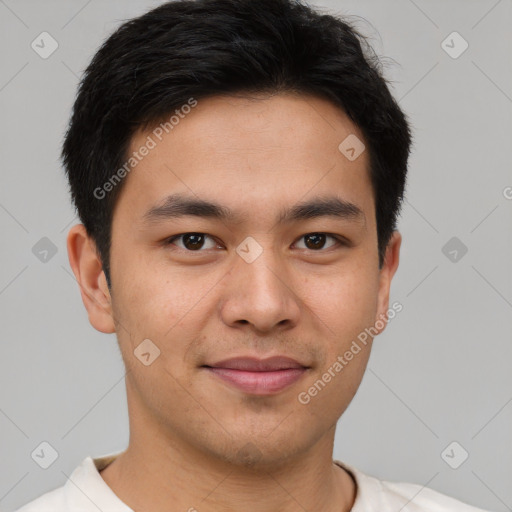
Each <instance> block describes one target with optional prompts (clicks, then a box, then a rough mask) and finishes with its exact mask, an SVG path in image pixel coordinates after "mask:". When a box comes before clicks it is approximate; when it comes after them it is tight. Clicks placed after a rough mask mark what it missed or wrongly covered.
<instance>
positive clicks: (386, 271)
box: [375, 231, 402, 334]
mask: <svg viewBox="0 0 512 512" xmlns="http://www.w3.org/2000/svg"><path fill="white" fill-rule="evenodd" d="M401 244H402V235H401V234H400V233H399V232H398V231H394V232H393V235H392V237H391V239H390V241H389V244H388V246H387V248H386V257H385V259H384V263H383V264H382V268H381V269H380V278H379V296H378V301H377V316H376V318H375V323H377V320H380V321H382V319H385V322H386V324H385V325H384V327H383V328H382V329H380V330H379V334H380V333H381V332H382V331H384V329H385V328H386V325H387V317H388V315H387V313H388V310H389V292H390V289H391V280H392V279H393V276H394V275H395V272H396V270H397V268H398V263H399V259H400V246H401Z"/></svg>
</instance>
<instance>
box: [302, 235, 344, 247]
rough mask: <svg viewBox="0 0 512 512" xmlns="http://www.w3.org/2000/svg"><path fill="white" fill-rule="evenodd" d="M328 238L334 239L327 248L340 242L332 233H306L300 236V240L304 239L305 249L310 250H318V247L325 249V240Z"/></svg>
mask: <svg viewBox="0 0 512 512" xmlns="http://www.w3.org/2000/svg"><path fill="white" fill-rule="evenodd" d="M328 238H330V239H332V240H334V241H335V243H334V244H331V245H330V246H328V247H327V248H330V247H333V246H335V245H336V243H338V244H340V243H341V240H340V239H338V238H337V237H334V236H332V235H328V234H326V233H308V234H307V235H304V236H302V237H301V240H302V239H304V240H305V246H306V249H311V250H312V251H318V250H320V249H325V242H326V240H327V239H328Z"/></svg>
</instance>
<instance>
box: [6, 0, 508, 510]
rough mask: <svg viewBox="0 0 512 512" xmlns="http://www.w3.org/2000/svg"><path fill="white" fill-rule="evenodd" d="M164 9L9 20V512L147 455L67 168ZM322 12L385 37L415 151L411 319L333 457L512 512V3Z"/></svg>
mask: <svg viewBox="0 0 512 512" xmlns="http://www.w3.org/2000/svg"><path fill="white" fill-rule="evenodd" d="M159 3H160V2H158V1H147V0H146V1H143V0H130V1H127V0H123V1H116V2H114V1H100V0H90V1H69V0H66V1H64V0H59V1H57V0H53V1H49V0H47V1H45V2H40V1H27V0H24V1H14V0H0V37H1V45H2V46H1V47H2V51H1V72H0V73H1V74H0V107H1V118H0V130H1V132H0V140H1V160H0V176H1V183H2V185H1V188H0V226H1V230H2V239H3V243H2V245H1V249H0V251H1V252H0V253H1V262H2V264H1V267H0V311H1V316H2V318H1V324H0V329H1V338H2V357H1V358H0V379H1V380H0V432H1V437H0V446H1V459H0V460H1V465H0V508H1V509H2V510H4V511H7V512H8V511H12V510H14V509H15V508H17V507H19V506H20V505H21V504H23V503H26V502H27V501H29V500H31V499H33V498H35V497H37V496H39V495H40V494H42V493H43V492H46V491H48V490H50V489H53V488H55V487H57V486H60V485H63V484H64V482H65V481H66V478H67V476H69V475H70V473H71V472H72V470H73V469H74V468H75V467H76V465H77V464H78V463H79V462H80V461H81V460H82V459H83V458H84V457H85V456H87V455H92V456H99V455H103V454H107V453H111V452H114V451H120V450H123V449H124V448H125V447H126V444H127V442H128V416H127V407H126V396H125V389H124V367H123V364H122V359H121V356H120V353H119V350H118V348H117V344H116V338H115V336H114V335H105V334H101V333H99V332H97V331H95V330H94V329H93V328H92V327H91V326H90V324H89V322H88V319H87V315H86V312H85V309H84V307H83V305H82V302H81V298H80V294H79V290H78V286H77V284H76V282H75V279H74V277H73V275H72V273H71V270H70V267H69V263H68V259H67V253H66V235H67V231H68V229H69V227H70V226H71V225H72V224H73V223H75V222H76V218H75V217H74V212H73V209H72V207H71V205H70V200H69V198H68V194H67V184H66V182H65V180H64V175H63V172H62V169H61V167H60V164H59V161H58V154H59V150H60V143H61V140H62V135H63V133H64V130H65V127H66V124H67V121H68V117H69V113H70V108H71V105H72V101H73V98H74V94H75V90H76V86H77V82H78V78H79V76H80V74H81V72H82V71H83V69H84V67H85V66H86V65H87V63H88V62H89V60H90V58H91V57H92V55H93V53H94V51H95V50H96V49H97V48H98V46H99V45H100V43H101V42H102V41H103V39H104V38H105V37H106V36H107V35H108V34H110V33H111V32H112V30H114V29H115V28H116V27H117V26H118V25H119V23H120V22H121V21H122V20H124V19H127V18H130V17H133V16H136V15H139V14H142V13H143V12H144V11H146V10H147V9H148V8H150V7H153V6H156V5H158V4H159ZM313 4H317V5H322V6H323V7H325V8H327V9H329V10H333V11H334V12H337V13H343V14H350V15H353V16H354V18H353V19H354V21H355V22H356V25H357V27H358V28H359V29H361V30H362V31H363V33H365V34H367V35H369V36H370V37H371V42H372V44H373V46H374V48H375V49H376V51H377V53H378V54H379V55H381V56H382V55H384V56H386V59H385V74H386V76H387V77H388V78H389V79H390V80H391V81H392V88H393V93H394V94H395V96H396V98H397V99H399V103H400V105H401V106H402V108H403V109H404V110H405V111H406V113H407V114H408V115H409V116H410V119H411V121H412V123H413V126H414V132H415V146H414V149H413V154H412V157H411V160H410V175H409V182H408V183H409V184H408V190H407V200H406V202H405V204H404V209H403V213H402V218H401V221H400V226H399V227H400V231H401V232H402V235H403V244H402V251H401V262H400V267H399V270H398V273H397V274H396V276H395V279H394V282H393V285H392V294H391V302H393V301H399V302H400V303H402V304H403V311H402V312H401V313H399V314H398V316H397V317H396V318H395V319H393V320H392V321H391V322H390V324H389V325H388V327H387V329H386V331H385V332H384V333H383V334H382V335H381V336H379V337H378V338H376V340H375V343H374V350H373V353H372V356H371V359H370V362H369V367H368V371H367V373H366V375H365V377H364V380H363V383H362V385H361V387H360V389H359V391H358V393H357V395H356V397H355V399H354V401H353V403H352V404H351V405H350V407H349V409H348V411H347V412H346V414H345V415H344V416H343V417H342V419H341V420H340V422H339V426H338V432H337V438H336V445H335V453H334V456H335V458H338V459H341V460H344V461H346V462H348V463H349V464H353V465H355V466H356V467H358V468H359V469H361V470H362V471H365V472H368V473H370V474H373V475H375V476H377V477H379V478H383V479H387V480H400V481H407V482H414V483H419V484H421V485H426V486H428V487H431V488H433V489H436V490H438V491H440V492H443V493H445V494H449V495H451V496H454V497H456V498H458V499H460V500H463V501H466V502H468V503H471V504H473V505H475V506H479V507H482V508H486V509H490V510H494V511H505V510H512V485H511V481H512V442H511V435H510V434H511V432H512V372H511V371H510V367H511V362H512V344H511V334H512V264H511V263H512V259H511V256H512V200H510V199H507V197H506V196H508V197H509V198H510V197H512V189H507V187H512V172H511V161H512V154H511V153H512V151H511V146H512V138H511V135H512V116H511V113H512V92H511V90H512V87H511V85H512V67H511V62H512V59H511V58H510V57H511V51H510V50H511V41H512V31H511V29H510V26H511V22H512V16H511V12H512V2H511V1H510V0H501V1H496V0H478V1H475V0H473V1H470V0H460V1H455V0H451V1H446V0H438V1H432V0H431V1H426V0H414V1H412V0H397V1H385V2H384V1H382V0H372V1H370V0H359V1H355V0H352V1H348V0H346V1H345V0H344V1H341V0H331V1H327V0H325V1H323V2H313ZM363 18H364V19H363ZM365 20H367V21H365ZM43 31H47V32H49V33H50V34H51V35H52V36H53V37H54V38H55V39H56V40H57V42H58V44H59V47H58V49H57V50H56V51H55V53H53V54H52V55H51V56H50V57H49V58H47V59H42V58H41V57H40V56H39V55H38V54H36V53H35V51H33V50H32V48H31V46H30V45H31V42H32V41H33V40H34V39H35V38H36V37H37V36H38V35H39V34H40V33H41V32H43ZM453 31H457V32H459V33H460V34H461V35H462V37H463V38H464V39H465V40H466V41H467V42H468V43H469V48H468V49H467V50H466V51H465V52H464V53H463V54H462V55H460V56H459V57H458V58H456V59H454V58H452V57H450V56H449V55H448V54H447V53H446V52H445V51H444V49H443V48H442V46H441V43H442V41H443V40H444V39H445V38H446V37H447V36H448V35H449V34H451V33H452V32H453ZM448 42H449V44H450V45H451V46H454V49H455V50H457V49H458V48H460V44H459V42H454V43H451V42H450V40H448ZM507 191H510V193H508V194H507ZM43 237H48V238H49V239H50V240H51V241H52V242H53V244H55V246H56V249H57V253H56V254H55V255H54V256H53V257H51V258H50V257H49V256H50V255H51V253H50V254H49V256H48V261H46V262H43V261H40V260H39V259H38V258H37V257H36V255H35V254H34V253H33V251H32V248H33V246H34V245H35V244H36V243H37V242H38V241H39V240H40V239H41V238H43ZM452 237H457V239H458V240H456V241H455V243H456V244H458V247H459V249H460V247H461V244H464V245H465V246H466V247H467V249H468V251H467V253H466V254H465V255H464V256H462V257H460V255H461V254H462V253H461V252H460V250H459V249H457V250H458V251H459V252H458V259H457V261H451V260H450V259H449V257H447V256H445V254H444V252H443V247H444V246H445V244H446V243H447V242H448V241H449V240H450V239H451V238H452ZM450 250H452V248H450ZM445 252H447V251H446V250H445ZM43 441H47V442H48V443H50V444H51V445H52V446H53V447H54V448H55V449H56V450H57V452H58V454H59V457H58V459H57V460H56V462H55V463H54V464H53V465H51V466H50V467H49V468H48V469H46V470H44V469H42V468H40V467H39V466H38V465H37V464H36V463H35V462H34V461H33V460H32V458H31V453H32V452H33V451H34V449H35V448H36V447H38V446H39V445H40V443H41V442H43ZM453 441H457V442H458V443H459V444H460V445H461V446H462V447H463V448H464V449H465V450H467V452H468V453H469V458H468V459H467V460H466V461H465V462H464V463H463V464H462V465H461V466H460V467H459V468H458V469H452V468H451V467H449V466H448V464H447V463H446V462H445V461H444V460H443V458H442V457H441V453H442V452H443V450H444V449H445V448H446V447H447V446H448V445H449V444H450V443H451V442H453ZM460 450H461V448H457V449H456V450H455V451H454V452H453V457H452V459H457V458H458V457H460V453H461V451H460ZM397 512H398V511H397Z"/></svg>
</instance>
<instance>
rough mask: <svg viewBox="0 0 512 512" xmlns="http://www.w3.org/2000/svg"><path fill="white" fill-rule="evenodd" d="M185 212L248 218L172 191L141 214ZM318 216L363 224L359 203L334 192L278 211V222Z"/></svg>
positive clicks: (157, 217)
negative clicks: (160, 201)
mask: <svg viewBox="0 0 512 512" xmlns="http://www.w3.org/2000/svg"><path fill="white" fill-rule="evenodd" d="M185 216H194V217H203V218H211V219H217V220H220V221H225V222H232V223H238V222H244V221H245V220H246V219H247V215H242V214H240V213H235V212H234V211H233V210H231V209H230V208H228V207H227V206H224V205H221V204H217V203H214V202H212V201H206V200H203V199H197V198H193V197H188V196H185V195H182V194H172V195H170V196H167V197H166V198H165V199H164V201H163V202H162V203H161V204H159V205H155V206H153V207H152V208H150V209H149V210H148V211H147V212H146V213H145V214H144V215H143V222H144V223H145V224H153V223H157V222H160V221H162V220H168V219H173V218H179V217H185ZM319 217H335V218H337V219H343V220H348V221H352V222H362V223H364V224H366V216H365V214H364V211H363V210H362V209H361V208H360V207H359V206H357V205H356V204H354V203H352V202H350V201H347V200H344V199H340V198H338V197H336V196H329V197H317V198H313V199H311V200H309V201H305V202H302V203H299V204H296V205H294V206H292V207H291V208H286V209H284V210H282V211H281V213H280V214H279V216H278V219H277V223H278V224H288V223H292V222H298V221H304V220H309V219H315V218H319Z"/></svg>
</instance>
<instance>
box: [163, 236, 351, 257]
mask: <svg viewBox="0 0 512 512" xmlns="http://www.w3.org/2000/svg"><path fill="white" fill-rule="evenodd" d="M185 235H202V236H207V237H208V238H211V239H212V240H215V239H214V238H213V237H212V236H210V235H208V234H207V233H197V232H195V231H190V232H187V233H181V234H179V235H173V236H171V237H170V238H167V239H166V240H165V241H164V245H165V246H169V245H173V242H174V241H175V240H177V239H179V238H181V237H183V236H185ZM308 235H327V237H329V238H333V239H334V240H335V241H336V242H337V244H336V245H333V246H331V247H328V248H327V249H323V248H322V249H317V250H315V249H309V252H315V253H316V252H318V253H321V252H327V251H329V250H330V249H331V250H332V249H336V248H339V247H343V246H348V245H349V242H348V241H347V240H346V239H345V238H343V237H341V236H338V235H334V234H332V233H324V232H322V231H312V232H311V233H306V234H304V235H302V236H301V237H299V238H298V240H300V239H302V238H304V237H306V236H308ZM219 245H220V244H219ZM177 249H178V250H180V251H184V252H189V253H200V252H205V251H208V250H209V249H198V250H197V251H191V250H189V249H182V248H181V247H178V248H177Z"/></svg>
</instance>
